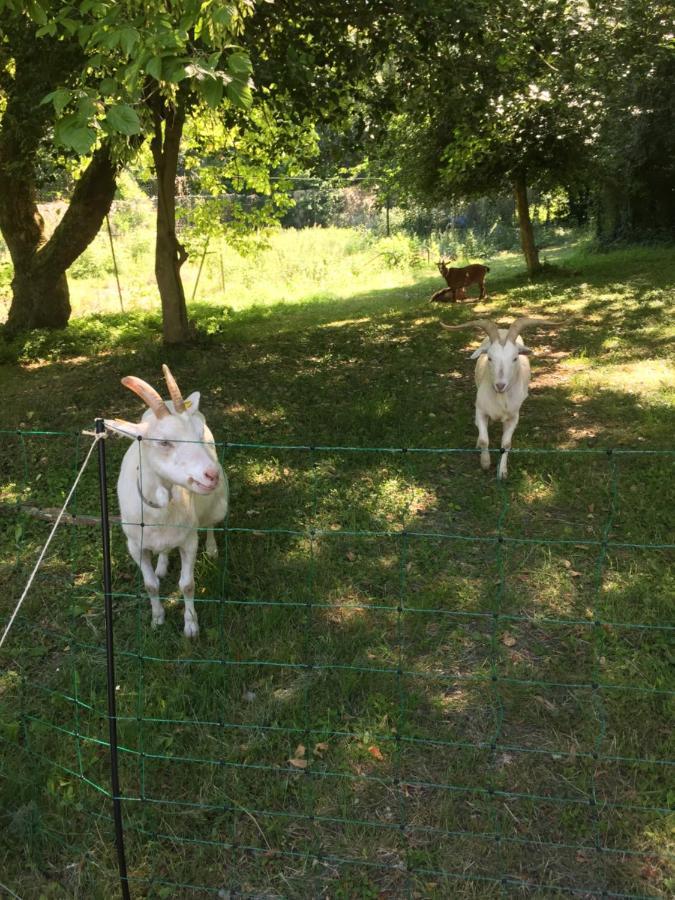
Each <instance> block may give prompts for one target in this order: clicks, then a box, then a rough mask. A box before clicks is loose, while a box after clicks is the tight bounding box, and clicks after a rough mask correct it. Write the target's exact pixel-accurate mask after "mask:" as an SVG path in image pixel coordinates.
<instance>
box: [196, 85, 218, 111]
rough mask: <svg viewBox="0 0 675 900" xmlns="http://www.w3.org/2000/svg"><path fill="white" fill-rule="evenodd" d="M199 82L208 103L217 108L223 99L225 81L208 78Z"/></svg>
mask: <svg viewBox="0 0 675 900" xmlns="http://www.w3.org/2000/svg"><path fill="white" fill-rule="evenodd" d="M197 84H198V88H199V91H200V93H201V95H202V97H203V98H204V100H206V103H207V105H208V106H209V107H210V108H211V109H215V108H216V107H217V106H218V104H219V103H220V101H221V100H222V99H223V82H222V81H220V80H218V79H216V78H207V79H204V80H203V81H199V82H198V83H197Z"/></svg>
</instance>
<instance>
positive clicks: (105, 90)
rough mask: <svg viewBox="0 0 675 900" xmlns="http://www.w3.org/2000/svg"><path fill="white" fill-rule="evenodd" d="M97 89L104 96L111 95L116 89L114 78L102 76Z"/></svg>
mask: <svg viewBox="0 0 675 900" xmlns="http://www.w3.org/2000/svg"><path fill="white" fill-rule="evenodd" d="M99 90H100V91H101V93H102V94H103V96H104V97H112V95H113V94H114V93H115V92H116V91H117V82H116V81H115V79H114V78H104V79H103V81H102V82H101V83H100V85H99Z"/></svg>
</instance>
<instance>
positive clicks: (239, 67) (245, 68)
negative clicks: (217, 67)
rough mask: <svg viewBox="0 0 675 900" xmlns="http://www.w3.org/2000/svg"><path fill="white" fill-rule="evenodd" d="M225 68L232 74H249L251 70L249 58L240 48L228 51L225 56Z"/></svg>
mask: <svg viewBox="0 0 675 900" xmlns="http://www.w3.org/2000/svg"><path fill="white" fill-rule="evenodd" d="M227 68H228V69H229V70H230V72H232V74H233V75H250V74H251V72H252V71H253V66H252V64H251V60H250V59H249V58H248V55H247V54H246V53H243V52H242V51H241V50H237V51H236V52H235V53H230V55H229V56H228V57H227Z"/></svg>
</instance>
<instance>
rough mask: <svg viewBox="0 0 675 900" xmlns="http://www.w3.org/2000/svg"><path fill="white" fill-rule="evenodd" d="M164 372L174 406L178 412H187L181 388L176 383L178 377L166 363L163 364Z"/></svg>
mask: <svg viewBox="0 0 675 900" xmlns="http://www.w3.org/2000/svg"><path fill="white" fill-rule="evenodd" d="M162 372H164V380H165V381H166V386H167V387H168V389H169V394H170V396H171V399H172V400H173V408H174V409H175V410H176V412H177V413H182V412H185V400H183V395H182V394H181V392H180V388H179V387H178V385H177V384H176V379H175V378H174V377H173V375H172V374H171V369H170V368H169V367H168V366H167V365H166V364H164V365H162Z"/></svg>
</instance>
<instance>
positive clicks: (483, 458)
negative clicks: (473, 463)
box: [480, 450, 490, 472]
mask: <svg viewBox="0 0 675 900" xmlns="http://www.w3.org/2000/svg"><path fill="white" fill-rule="evenodd" d="M480 465H481V468H482V469H484V470H485V471H486V472H487V470H488V469H489V468H490V454H489V453H488V452H487V450H484V451H483V452H482V453H481V455H480Z"/></svg>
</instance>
